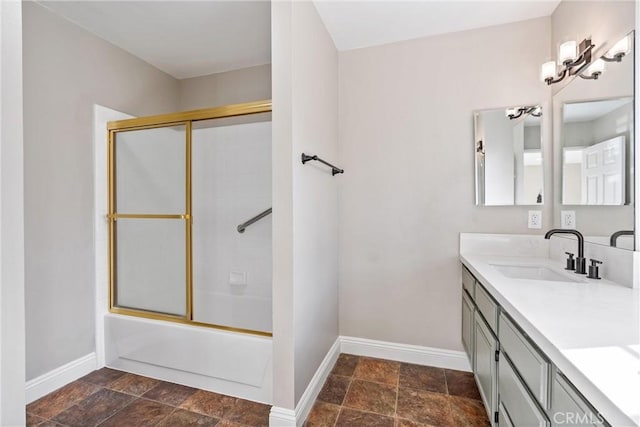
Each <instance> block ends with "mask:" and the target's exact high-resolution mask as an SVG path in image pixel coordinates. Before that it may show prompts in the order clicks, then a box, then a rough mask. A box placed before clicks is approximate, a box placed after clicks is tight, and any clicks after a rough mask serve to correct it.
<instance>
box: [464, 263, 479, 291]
mask: <svg viewBox="0 0 640 427" xmlns="http://www.w3.org/2000/svg"><path fill="white" fill-rule="evenodd" d="M475 285H476V279H474V278H473V275H472V274H471V273H469V270H467V267H465V266H464V265H463V266H462V288H463V289H465V290H466V291H467V292H469V295H471V298H472V299H473V298H475V297H476V296H475V287H476V286H475Z"/></svg>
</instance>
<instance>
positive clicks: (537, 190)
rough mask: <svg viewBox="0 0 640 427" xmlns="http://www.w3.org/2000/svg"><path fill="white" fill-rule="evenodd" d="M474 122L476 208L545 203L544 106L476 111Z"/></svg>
mask: <svg viewBox="0 0 640 427" xmlns="http://www.w3.org/2000/svg"><path fill="white" fill-rule="evenodd" d="M473 122H474V135H475V176H476V205H478V206H513V205H536V204H542V203H543V199H544V195H543V189H544V179H543V170H544V168H543V161H542V159H543V156H542V132H541V124H542V107H541V106H540V105H524V106H516V107H508V108H500V109H493V110H481V111H476V112H474V114H473Z"/></svg>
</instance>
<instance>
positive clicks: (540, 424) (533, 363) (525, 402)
mask: <svg viewBox="0 0 640 427" xmlns="http://www.w3.org/2000/svg"><path fill="white" fill-rule="evenodd" d="M462 344H463V346H464V349H465V351H466V353H467V356H468V357H469V363H470V364H471V368H472V370H473V374H474V377H475V380H476V384H477V385H478V390H479V391H480V396H481V397H482V402H483V404H484V406H485V409H486V411H487V415H488V417H489V420H490V421H491V426H492V427H496V426H499V427H505V426H506V427H560V426H565V425H571V426H582V427H596V426H609V424H607V422H606V421H605V420H603V419H602V418H601V417H600V416H599V415H598V413H597V411H595V410H594V409H593V407H592V406H591V405H590V404H589V403H588V402H587V401H586V400H585V399H584V397H582V395H581V394H580V392H579V391H577V390H576V389H575V388H574V387H573V385H572V384H571V383H570V382H569V381H568V380H567V379H566V378H565V377H564V376H563V375H562V374H561V373H560V372H559V371H558V370H557V368H556V367H555V365H554V364H553V363H552V361H551V360H550V359H549V358H548V357H547V355H545V354H544V353H543V352H542V351H541V350H540V348H539V347H538V346H537V345H536V344H535V342H534V341H533V340H532V339H531V338H530V337H529V336H528V335H527V334H526V333H525V332H524V330H523V329H522V328H521V327H520V326H519V325H518V324H517V323H516V322H515V321H514V320H513V319H512V318H511V317H510V316H509V313H508V312H507V311H505V310H504V308H503V307H501V306H500V304H498V302H496V300H494V299H493V295H491V294H490V293H489V292H488V291H487V289H485V288H484V287H483V286H482V284H480V282H479V281H478V280H476V278H475V277H473V275H472V274H471V272H470V271H469V270H467V269H466V267H464V266H463V267H462Z"/></svg>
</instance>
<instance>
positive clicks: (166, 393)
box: [142, 381, 197, 406]
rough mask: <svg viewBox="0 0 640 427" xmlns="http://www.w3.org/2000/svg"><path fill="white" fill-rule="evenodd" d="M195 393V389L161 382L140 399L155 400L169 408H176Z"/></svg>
mask: <svg viewBox="0 0 640 427" xmlns="http://www.w3.org/2000/svg"><path fill="white" fill-rule="evenodd" d="M196 391H197V389H195V388H191V387H187V386H184V385H180V384H174V383H168V382H165V381H161V382H160V384H158V385H157V386H155V387H154V388H152V389H151V390H149V391H148V392H146V393H145V394H143V395H142V397H144V398H147V399H149V400H155V401H157V402H160V403H164V404H165V405H169V406H178V405H180V404H181V403H182V402H184V401H185V400H186V399H187V398H188V397H189V396H191V395H192V394H194V393H195V392H196Z"/></svg>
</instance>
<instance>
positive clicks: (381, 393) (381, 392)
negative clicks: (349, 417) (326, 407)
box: [344, 379, 397, 416]
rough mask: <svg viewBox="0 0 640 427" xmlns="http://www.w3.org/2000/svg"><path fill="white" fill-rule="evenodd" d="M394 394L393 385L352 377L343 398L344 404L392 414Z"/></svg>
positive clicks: (394, 406) (394, 402)
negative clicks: (345, 395)
mask: <svg viewBox="0 0 640 427" xmlns="http://www.w3.org/2000/svg"><path fill="white" fill-rule="evenodd" d="M396 396H397V389H396V387H395V386H392V385H388V384H381V383H372V382H369V381H362V380H357V379H354V380H353V381H352V382H351V386H350V387H349V391H348V392H347V397H346V398H345V400H344V406H345V407H348V408H353V409H360V410H362V411H367V412H375V413H376V414H380V415H388V416H394V415H395V412H396Z"/></svg>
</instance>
